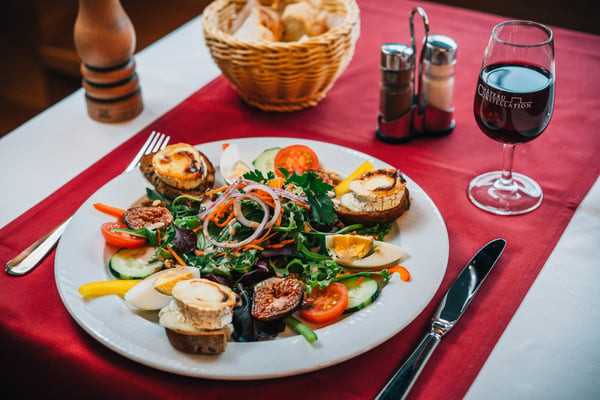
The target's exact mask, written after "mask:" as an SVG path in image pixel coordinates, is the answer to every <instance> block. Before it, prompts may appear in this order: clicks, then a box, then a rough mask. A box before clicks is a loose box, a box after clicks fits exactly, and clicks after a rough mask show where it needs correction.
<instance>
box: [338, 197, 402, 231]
mask: <svg viewBox="0 0 600 400" xmlns="http://www.w3.org/2000/svg"><path fill="white" fill-rule="evenodd" d="M403 193H404V194H403V200H402V201H401V202H400V204H398V205H397V206H396V207H393V208H389V209H387V210H383V211H352V210H350V209H348V208H346V207H344V206H342V205H339V204H338V205H337V206H336V212H337V214H338V216H339V218H340V219H341V220H342V221H343V222H344V223H345V224H364V225H365V226H373V225H377V224H387V223H390V222H392V221H394V220H395V219H396V218H398V217H400V216H401V215H402V214H403V213H404V212H405V211H407V210H408V209H409V208H410V198H409V192H408V189H407V188H405V189H404V192H403Z"/></svg>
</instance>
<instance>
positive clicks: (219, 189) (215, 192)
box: [204, 185, 229, 196]
mask: <svg viewBox="0 0 600 400" xmlns="http://www.w3.org/2000/svg"><path fill="white" fill-rule="evenodd" d="M228 187H229V185H225V186H221V187H218V188H216V189H213V190H209V191H207V192H205V193H204V195H205V196H212V195H213V194H217V193H221V192H223V191H224V190H226V189H227V188H228Z"/></svg>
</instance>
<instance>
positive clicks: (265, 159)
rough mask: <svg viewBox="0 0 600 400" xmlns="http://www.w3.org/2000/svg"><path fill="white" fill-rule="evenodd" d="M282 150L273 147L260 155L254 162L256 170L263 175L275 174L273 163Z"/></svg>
mask: <svg viewBox="0 0 600 400" xmlns="http://www.w3.org/2000/svg"><path fill="white" fill-rule="evenodd" d="M279 150H281V147H273V148H270V149H267V150H265V151H263V152H262V153H260V154H259V155H258V157H256V159H255V160H254V161H252V165H254V168H256V169H258V170H259V171H261V172H262V173H264V174H266V173H267V172H269V171H272V172H275V165H274V163H273V161H274V160H275V155H276V154H277V153H278V152H279Z"/></svg>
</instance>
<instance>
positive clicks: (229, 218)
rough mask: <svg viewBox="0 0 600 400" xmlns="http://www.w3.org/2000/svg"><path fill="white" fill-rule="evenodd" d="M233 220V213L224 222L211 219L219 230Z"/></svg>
mask: <svg viewBox="0 0 600 400" xmlns="http://www.w3.org/2000/svg"><path fill="white" fill-rule="evenodd" d="M232 219H233V213H231V214H229V216H227V218H226V219H225V220H224V221H223V222H219V220H218V219H217V218H216V217H215V218H211V221H213V222H214V223H215V225H216V226H218V227H219V228H222V227H224V226H226V225H227V224H228V223H229V222H230V221H231V220H232Z"/></svg>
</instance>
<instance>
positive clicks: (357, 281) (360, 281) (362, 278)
mask: <svg viewBox="0 0 600 400" xmlns="http://www.w3.org/2000/svg"><path fill="white" fill-rule="evenodd" d="M364 280H365V277H364V276H359V277H358V279H357V280H356V286H358V285H360V284H361V283H362V282H363V281H364Z"/></svg>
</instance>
